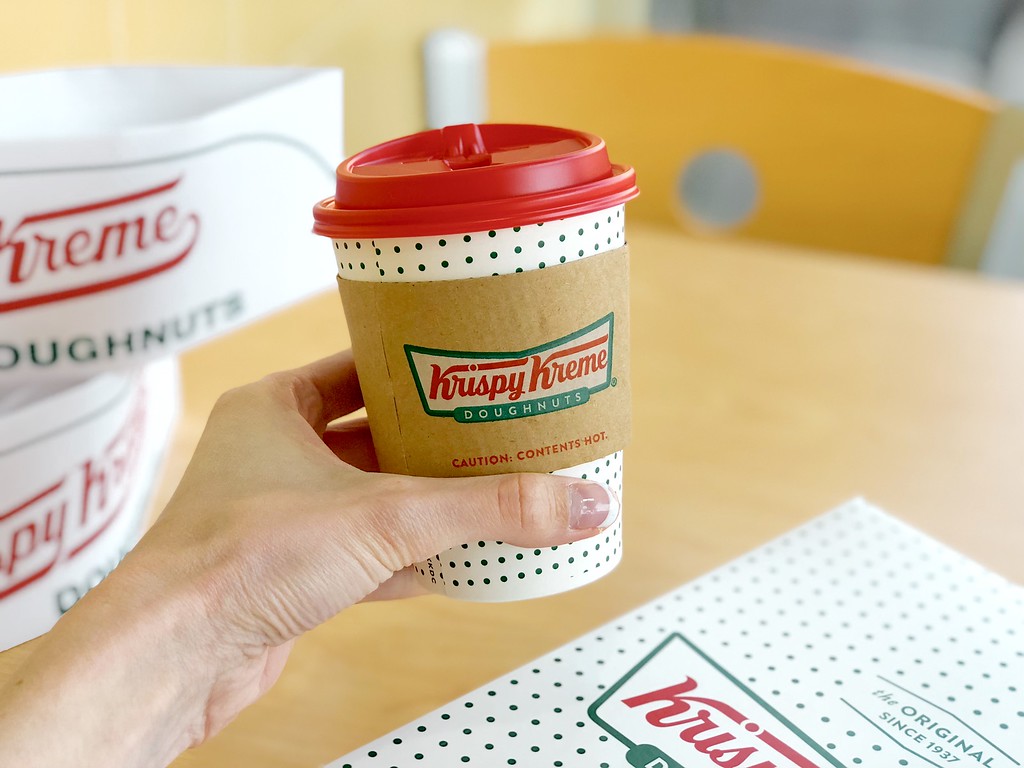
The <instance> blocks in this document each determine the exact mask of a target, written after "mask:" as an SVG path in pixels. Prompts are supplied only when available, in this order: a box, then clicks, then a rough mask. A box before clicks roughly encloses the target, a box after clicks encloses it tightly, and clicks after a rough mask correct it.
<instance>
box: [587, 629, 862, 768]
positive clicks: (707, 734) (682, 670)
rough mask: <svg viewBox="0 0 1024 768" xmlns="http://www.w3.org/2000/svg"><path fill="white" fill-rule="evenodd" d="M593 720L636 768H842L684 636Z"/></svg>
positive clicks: (597, 707) (658, 652) (630, 678)
mask: <svg viewBox="0 0 1024 768" xmlns="http://www.w3.org/2000/svg"><path fill="white" fill-rule="evenodd" d="M588 713H589V715H590V717H591V719H593V720H594V721H595V722H596V723H598V724H599V725H600V726H601V727H602V728H604V729H605V730H607V731H608V732H609V733H610V734H611V735H613V736H615V738H617V739H618V740H619V741H621V742H622V743H623V744H624V745H625V746H626V748H627V753H626V760H627V762H628V763H629V764H630V765H631V766H634V767H635V768H683V766H685V768H828V766H835V767H837V768H842V766H841V764H840V763H837V762H835V760H834V758H832V757H831V756H829V755H828V754H827V752H826V751H825V750H824V749H822V748H821V746H819V745H817V744H816V743H814V742H812V741H811V740H810V739H809V738H808V737H807V735H806V734H804V733H803V732H802V731H799V730H798V729H796V728H795V727H794V726H793V725H792V724H791V723H789V721H787V720H786V719H785V718H784V717H783V716H782V715H781V714H779V713H778V712H777V711H775V710H774V709H772V708H771V707H770V706H769V705H768V704H767V702H765V701H764V700H762V699H760V697H758V696H757V695H756V693H754V692H753V691H751V690H749V689H747V688H745V687H744V686H743V685H742V684H740V683H739V681H738V680H737V679H736V678H734V677H733V676H732V675H730V674H729V673H728V672H726V671H725V670H724V669H723V668H722V667H720V666H719V665H718V664H716V663H715V662H714V661H713V660H711V659H710V657H708V656H707V655H705V654H704V653H703V652H702V651H701V650H700V649H698V648H697V647H696V646H695V645H693V644H692V643H691V642H690V641H689V640H687V639H686V638H684V637H683V636H682V635H679V634H673V635H671V636H670V637H669V638H668V639H667V640H665V641H664V642H663V643H661V645H659V646H658V647H657V648H656V649H655V650H654V652H653V653H651V654H650V655H649V656H647V657H646V658H645V659H643V660H642V661H641V662H640V663H639V664H637V665H636V666H635V667H634V668H633V669H631V670H630V671H629V673H627V674H626V676H625V677H623V678H622V679H621V680H619V681H618V682H617V683H616V684H615V685H613V686H611V687H610V688H609V689H608V691H606V692H605V693H604V694H603V695H602V696H601V698H600V699H598V700H597V701H596V702H595V703H594V704H593V705H591V707H590V708H589V710H588Z"/></svg>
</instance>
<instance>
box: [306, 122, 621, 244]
mask: <svg viewBox="0 0 1024 768" xmlns="http://www.w3.org/2000/svg"><path fill="white" fill-rule="evenodd" d="M337 175H338V186H337V190H336V192H335V195H334V197H333V198H327V199H326V200H323V201H321V202H319V203H317V205H316V206H315V207H314V209H313V218H314V220H315V223H314V225H313V231H314V232H316V233H317V234H319V235H326V236H327V237H331V238H338V239H342V238H354V237H389V236H390V237H409V236H418V235H443V234H453V233H459V232H477V231H480V230H485V229H499V228H503V227H512V226H519V225H523V224H535V223H537V222H541V221H552V220H554V219H561V218H566V217H568V216H577V215H580V214H584V213H592V212H594V211H599V210H602V209H604V208H611V207H612V206H615V205H620V204H622V203H624V202H626V201H627V200H632V199H633V198H634V197H636V196H637V195H638V194H639V190H638V189H637V187H636V174H635V173H634V172H633V169H632V168H630V167H628V166H622V165H613V164H612V163H611V161H610V160H609V159H608V151H607V149H606V148H605V144H604V141H602V140H601V139H600V138H598V137H597V136H594V135H593V134H590V133H583V132H581V131H571V130H567V129H565V128H551V127H548V126H542V125H497V124H494V125H492V124H485V125H474V124H466V125H453V126H449V127H447V128H442V129H440V130H434V131H424V132H423V133H417V134H413V135H412V136H406V137H404V138H401V139H395V140H394V141H389V142H387V143H385V144H379V145H377V146H376V147H371V148H370V149H367V150H364V151H363V152H360V153H358V154H356V155H353V156H352V157H350V158H349V159H348V160H346V161H345V162H344V163H342V164H341V165H339V166H338V174H337Z"/></svg>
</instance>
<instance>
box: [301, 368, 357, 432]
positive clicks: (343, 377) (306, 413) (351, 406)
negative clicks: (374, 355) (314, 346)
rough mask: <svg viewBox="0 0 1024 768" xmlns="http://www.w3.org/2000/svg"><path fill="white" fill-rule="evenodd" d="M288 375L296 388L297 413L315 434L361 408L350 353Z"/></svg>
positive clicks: (354, 369)
mask: <svg viewBox="0 0 1024 768" xmlns="http://www.w3.org/2000/svg"><path fill="white" fill-rule="evenodd" d="M288 375H289V376H290V377H292V378H293V381H294V383H295V385H296V386H294V387H293V392H294V395H295V404H296V407H297V408H298V410H299V413H300V414H302V417H303V418H304V419H305V420H306V421H308V422H309V423H310V425H311V426H313V427H314V428H316V430H317V431H318V432H323V430H324V428H325V427H326V426H327V425H328V424H329V423H330V422H332V421H334V420H335V419H337V418H339V417H341V416H345V415H347V414H349V413H352V412H353V411H357V410H359V409H360V408H362V407H363V393H362V391H361V390H360V389H359V377H358V376H357V374H356V364H355V361H354V360H353V358H352V350H351V349H346V350H345V351H343V352H338V353H337V354H334V355H331V356H330V357H325V358H323V359H322V360H317V361H316V362H314V363H310V364H308V365H304V366H302V367H301V368H295V369H294V370H291V371H289V372H288Z"/></svg>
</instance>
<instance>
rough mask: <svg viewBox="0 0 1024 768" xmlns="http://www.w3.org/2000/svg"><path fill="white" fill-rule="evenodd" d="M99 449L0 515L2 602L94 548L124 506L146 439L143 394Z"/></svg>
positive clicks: (0, 590) (138, 396)
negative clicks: (119, 427)
mask: <svg viewBox="0 0 1024 768" xmlns="http://www.w3.org/2000/svg"><path fill="white" fill-rule="evenodd" d="M134 397H135V399H134V401H133V402H132V405H131V410H130V412H129V416H128V419H127V420H126V421H125V423H124V425H123V426H122V427H121V429H120V430H119V431H118V433H117V434H116V435H115V436H114V437H113V439H111V440H110V441H109V442H108V443H107V444H106V445H105V446H104V447H103V449H102V450H101V451H100V452H99V453H98V454H96V455H95V456H93V457H91V458H89V459H88V460H86V461H85V462H83V463H82V464H81V465H79V466H77V467H75V468H74V469H73V470H72V471H70V472H68V473H67V474H66V475H65V476H64V477H62V478H60V479H58V480H56V481H55V482H53V483H51V484H50V485H48V486H47V487H46V488H43V489H42V490H40V491H39V492H38V493H36V494H35V495H33V496H32V497H31V498H28V499H26V500H24V501H21V502H20V503H18V504H16V505H14V506H13V507H9V508H7V509H0V601H2V600H3V599H4V598H6V597H9V596H10V595H13V594H15V593H17V592H19V591H20V590H22V589H24V588H26V587H28V586H29V585H31V584H33V583H35V582H37V581H39V580H40V579H42V578H43V577H44V576H46V575H47V574H48V573H50V571H52V570H53V569H54V567H56V566H57V565H59V564H60V563H62V562H65V561H68V560H72V559H74V558H76V557H78V555H80V554H82V553H83V552H85V551H86V550H88V549H89V547H90V546H92V545H93V544H94V543H95V542H96V541H97V539H99V538H100V536H102V534H103V533H104V532H105V531H106V530H107V529H108V528H110V526H111V525H112V524H113V523H114V521H115V520H117V519H118V518H119V517H120V516H121V513H122V512H123V511H124V507H125V505H126V504H127V502H128V497H129V492H130V491H131V486H132V479H133V477H134V476H135V469H136V466H137V465H138V461H139V455H140V453H141V449H142V442H143V438H144V433H145V416H146V414H145V393H144V392H143V391H142V389H141V388H139V389H138V390H137V391H136V392H135V395H134Z"/></svg>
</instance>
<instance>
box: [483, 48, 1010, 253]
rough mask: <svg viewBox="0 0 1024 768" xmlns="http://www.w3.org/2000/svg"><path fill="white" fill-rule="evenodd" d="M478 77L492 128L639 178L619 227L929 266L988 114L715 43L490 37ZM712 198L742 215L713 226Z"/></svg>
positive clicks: (778, 53) (946, 233)
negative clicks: (668, 227)
mask: <svg viewBox="0 0 1024 768" xmlns="http://www.w3.org/2000/svg"><path fill="white" fill-rule="evenodd" d="M487 69H488V74H487V80H488V91H489V93H488V98H489V102H490V113H489V119H490V120H491V121H494V122H536V123H547V124H553V125H565V126H570V127H573V128H579V129H583V130H589V131H591V132H593V133H596V134H598V135H600V136H602V137H603V138H604V139H605V140H606V141H607V143H608V147H609V150H610V153H611V155H612V158H613V159H614V160H616V162H622V163H627V164H630V165H633V166H634V167H635V168H636V170H637V176H638V181H639V184H640V188H641V195H640V197H639V198H638V199H637V201H636V202H635V203H631V210H630V214H631V217H636V218H640V219H646V220H653V221H658V222H665V223H672V224H676V225H679V226H681V227H683V229H684V230H686V231H687V232H689V233H691V234H695V235H702V234H708V233H722V232H724V233H727V234H729V235H732V236H742V237H749V238H756V239H762V240H773V241H781V242H787V243H792V244H796V245H805V246H809V247H814V248H823V249H830V250H840V251H851V252H858V253H866V254H874V255H879V256H886V257H892V258H900V259H905V260H911V261H919V262H926V263H943V262H944V261H945V258H946V253H947V249H948V246H949V241H950V237H951V234H952V231H953V227H954V223H955V221H956V219H957V215H958V213H959V210H960V207H961V205H962V202H963V200H962V197H963V195H964V192H965V188H966V186H967V184H968V182H969V180H970V178H971V174H972V170H973V167H974V163H975V160H976V157H977V155H978V152H979V149H980V147H981V145H982V143H983V141H984V138H985V135H986V131H987V129H988V126H989V122H990V120H991V118H992V115H993V113H994V112H995V103H994V102H993V100H991V99H989V98H988V97H986V96H984V95H982V94H973V93H966V92H959V91H952V90H948V89H943V88H941V87H938V86H933V85H927V84H925V83H923V82H919V81H916V80H910V79H901V78H897V77H890V76H888V75H885V74H882V73H880V72H878V71H875V70H872V69H869V68H867V67H865V66H863V65H860V64H857V63H854V62H851V61H847V60H844V59H839V58H836V57H831V56H828V55H823V54H818V53H812V52H808V51H803V50H796V49H791V48H787V47H783V46H778V45H773V44H764V43H756V42H750V41H746V40H740V39H733V38H725V37H707V36H643V37H630V38H617V39H601V38H598V39H585V40H576V41H570V42H543V43H532V44H529V43H516V44H513V43H494V44H492V45H491V47H490V49H489V51H488V60H487ZM702 186H703V187H704V188H705V189H704V191H703V192H702V191H701V187H702ZM708 190H710V192H709V191H708ZM682 193H685V195H686V200H687V201H689V202H684V200H683V199H682V198H681V194H682ZM716 194H718V195H719V196H722V195H724V196H725V198H726V199H725V200H724V202H725V203H726V205H727V206H728V204H730V203H736V204H738V206H739V210H737V211H733V212H729V211H726V214H725V215H724V216H723V217H721V218H719V219H716V218H715V217H716V216H717V214H716V213H715V204H716V200H715V195H716ZM702 195H703V198H705V199H704V201H703V202H702ZM744 197H746V198H747V199H746V200H744V199H742V198H744ZM736 198H740V199H738V200H737V199H736ZM709 201H710V202H709ZM717 202H719V203H720V202H723V201H717ZM747 203H749V205H746V204H747ZM709 205H710V208H709V207H708V206H709ZM744 207H746V210H743V209H744ZM707 210H710V211H711V215H710V216H709V215H708V214H707ZM730 217H732V219H734V220H730ZM716 221H717V222H718V224H717V225H716ZM722 222H726V224H725V225H724V226H723V225H722Z"/></svg>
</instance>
